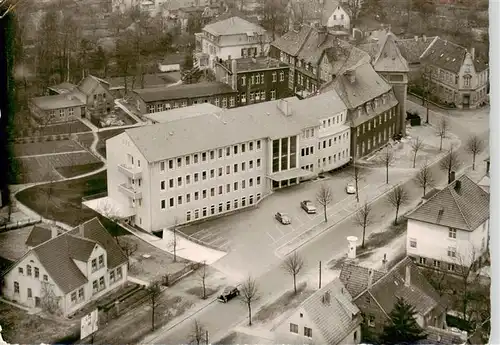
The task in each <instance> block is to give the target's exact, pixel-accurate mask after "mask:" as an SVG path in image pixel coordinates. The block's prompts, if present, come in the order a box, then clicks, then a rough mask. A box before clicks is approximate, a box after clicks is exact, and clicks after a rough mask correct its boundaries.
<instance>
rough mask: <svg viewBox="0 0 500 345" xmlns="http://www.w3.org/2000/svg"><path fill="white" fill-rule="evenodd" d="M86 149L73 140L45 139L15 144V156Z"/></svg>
mask: <svg viewBox="0 0 500 345" xmlns="http://www.w3.org/2000/svg"><path fill="white" fill-rule="evenodd" d="M71 151H85V149H84V148H83V147H82V146H81V145H80V144H78V143H77V142H75V141H73V140H57V141H45V142H39V143H26V144H14V156H16V157H23V156H35V155H46V154H51V153H59V152H71Z"/></svg>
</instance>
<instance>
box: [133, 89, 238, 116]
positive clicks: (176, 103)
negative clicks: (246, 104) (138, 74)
mask: <svg viewBox="0 0 500 345" xmlns="http://www.w3.org/2000/svg"><path fill="white" fill-rule="evenodd" d="M237 97H238V92H237V91H235V90H233V89H232V88H231V87H230V86H229V85H227V84H224V83H222V82H204V83H197V84H182V85H178V86H169V87H162V88H147V89H137V90H134V91H133V93H132V98H133V100H134V102H135V106H136V108H137V109H138V110H139V112H140V113H141V114H148V113H155V112H161V111H164V110H168V109H174V108H182V107H187V106H190V105H194V104H201V103H211V104H214V105H216V106H218V107H219V106H220V107H222V108H234V107H236V106H238V103H237V99H238V98H237Z"/></svg>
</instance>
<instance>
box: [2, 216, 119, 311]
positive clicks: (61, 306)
mask: <svg viewBox="0 0 500 345" xmlns="http://www.w3.org/2000/svg"><path fill="white" fill-rule="evenodd" d="M26 245H27V246H28V247H29V248H30V249H29V250H28V252H27V253H26V254H25V255H24V256H23V257H22V258H20V259H19V260H17V261H16V262H15V263H14V264H13V265H12V266H11V267H10V268H9V269H8V270H7V271H6V272H5V273H4V277H3V280H4V285H3V288H2V293H3V296H4V298H7V299H9V300H11V301H15V302H16V303H19V304H22V305H25V306H27V307H29V308H42V309H43V308H51V307H56V308H57V309H58V311H59V312H60V313H61V314H62V315H64V316H66V317H67V316H70V315H72V314H74V313H75V312H77V311H78V310H79V309H81V308H82V307H84V306H85V305H86V304H88V303H89V302H90V301H93V300H96V299H98V298H100V297H102V296H103V295H105V294H106V293H108V292H109V291H111V290H113V289H115V288H117V287H119V286H120V285H122V284H124V283H125V282H126V281H127V261H128V260H127V257H126V256H125V254H124V253H123V252H122V250H121V248H120V247H119V246H118V244H117V243H116V241H115V240H114V239H113V237H112V236H111V235H110V234H109V233H108V232H107V230H106V229H105V228H104V227H103V226H102V224H101V223H100V222H99V220H98V219H97V218H94V219H92V220H89V221H87V222H85V223H83V224H80V225H79V226H78V227H77V228H75V229H73V230H71V231H69V232H64V233H62V234H59V233H58V230H57V229H56V228H45V227H41V226H35V227H34V228H33V230H32V232H31V233H30V236H29V237H28V240H27V243H26Z"/></svg>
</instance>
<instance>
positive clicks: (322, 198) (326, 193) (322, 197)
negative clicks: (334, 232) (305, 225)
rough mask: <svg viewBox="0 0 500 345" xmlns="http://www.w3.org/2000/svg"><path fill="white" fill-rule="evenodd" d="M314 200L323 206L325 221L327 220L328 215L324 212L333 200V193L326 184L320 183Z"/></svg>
mask: <svg viewBox="0 0 500 345" xmlns="http://www.w3.org/2000/svg"><path fill="white" fill-rule="evenodd" d="M316 200H317V201H318V203H319V204H320V205H321V206H323V211H324V213H325V223H326V222H328V215H327V213H326V208H327V207H328V205H329V204H330V203H331V202H332V200H333V194H332V190H331V188H330V187H328V186H327V185H326V184H322V185H321V187H320V188H319V191H318V193H317V194H316Z"/></svg>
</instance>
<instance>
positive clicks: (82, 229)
mask: <svg viewBox="0 0 500 345" xmlns="http://www.w3.org/2000/svg"><path fill="white" fill-rule="evenodd" d="M78 235H80V237H85V227H84V226H83V224H80V225H78Z"/></svg>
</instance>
